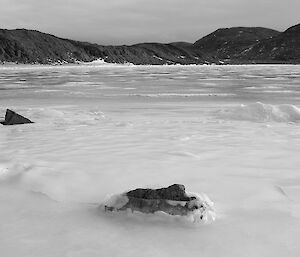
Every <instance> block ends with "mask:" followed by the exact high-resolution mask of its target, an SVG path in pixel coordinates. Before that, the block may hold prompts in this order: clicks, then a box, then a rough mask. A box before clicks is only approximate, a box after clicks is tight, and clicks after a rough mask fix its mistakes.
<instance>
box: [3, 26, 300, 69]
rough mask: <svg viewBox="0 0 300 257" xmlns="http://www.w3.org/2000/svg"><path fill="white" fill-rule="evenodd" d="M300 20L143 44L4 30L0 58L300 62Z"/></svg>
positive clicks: (31, 60)
mask: <svg viewBox="0 0 300 257" xmlns="http://www.w3.org/2000/svg"><path fill="white" fill-rule="evenodd" d="M299 31H300V24H299V25H296V26H293V27H291V28H289V29H287V30H286V31H284V32H282V33H280V32H278V31H276V30H272V29H267V28H261V27H233V28H225V29H224V28H223V29H218V30H216V31H215V32H213V33H211V34H209V35H207V36H205V37H203V38H201V39H199V40H197V41H196V42H195V43H194V44H192V43H188V42H174V43H169V44H161V43H141V44H135V45H131V46H127V45H121V46H103V45H98V44H92V43H88V42H79V41H74V40H69V39H64V38H59V37H56V36H53V35H50V34H46V33H42V32H39V31H35V30H26V29H16V30H6V29H0V61H1V62H16V63H41V64H47V63H76V62H89V61H93V60H96V59H99V58H101V59H103V60H105V61H106V62H109V63H133V64H154V65H155V64H203V63H216V64H224V63H233V64H239V63H240V64H242V63H300V32H299Z"/></svg>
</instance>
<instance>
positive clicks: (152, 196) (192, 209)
mask: <svg viewBox="0 0 300 257" xmlns="http://www.w3.org/2000/svg"><path fill="white" fill-rule="evenodd" d="M104 210H105V211H125V210H131V211H132V212H134V211H138V212H142V213H155V212H164V213H166V214H169V215H178V216H189V217H192V220H193V221H197V220H202V219H204V220H209V219H211V220H213V219H214V211H213V203H212V202H211V201H210V200H209V199H208V197H206V196H201V195H199V194H193V193H186V192H185V187H184V186H183V185H180V184H174V185H171V186H169V187H166V188H159V189H149V188H146V189H143V188H138V189H135V190H132V191H128V192H126V193H123V194H120V195H114V196H112V197H111V198H110V199H108V201H107V202H106V203H104Z"/></svg>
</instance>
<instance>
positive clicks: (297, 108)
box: [0, 64, 300, 257]
mask: <svg viewBox="0 0 300 257" xmlns="http://www.w3.org/2000/svg"><path fill="white" fill-rule="evenodd" d="M6 108H10V109H13V110H15V111H17V112H19V113H20V114H22V115H24V116H26V117H28V118H30V119H31V120H32V121H35V123H34V124H28V125H20V126H1V127H0V153H1V154H0V220H1V222H0V253H1V254H0V255H1V256H3V257H20V256H22V257H48V256H49V257H53V256H55V257H60V256H66V257H71V256H72V257H73V256H74V257H75V256H76V257H77V256H80V257H95V256H105V257H109V256H114V257H115V256H122V257H126V256H131V257H132V256H139V257H140V256H182V255H185V256H207V257H214V256H216V257H218V256H222V257H227V256H228V257H229V256H230V257H232V256H238V257H240V256H247V257H248V256H256V257H261V256H264V257H268V256H270V257H283V256H288V257H296V256H299V254H300V245H299V234H300V173H299V172H300V171H299V167H300V158H299V152H300V66H292V65H291V66H288V65H287V66H267V65H260V66H156V67H151V66H128V65H127V66H120V65H115V66H114V65H101V64H100V65H97V64H94V65H65V66H27V65H23V66H21V65H19V66H17V65H16V66H13V65H10V66H1V67H0V117H1V116H4V115H5V109H6ZM173 183H182V184H184V185H185V186H186V189H187V191H192V192H199V193H201V192H204V193H206V194H207V195H208V196H209V198H210V199H211V200H212V201H214V204H215V209H216V213H217V219H216V220H215V221H214V222H213V223H211V224H203V225H201V224H198V225H194V224H189V223H186V222H182V221H181V220H180V219H176V218H174V217H169V218H167V217H165V216H164V217H159V215H158V216H151V215H127V214H118V215H112V214H109V215H108V214H105V213H103V212H102V211H101V209H100V208H98V204H100V203H102V202H103V201H104V199H105V198H106V197H107V196H108V195H110V194H115V193H120V192H124V191H126V190H130V189H133V188H136V187H147V186H150V187H160V186H168V185H170V184H173Z"/></svg>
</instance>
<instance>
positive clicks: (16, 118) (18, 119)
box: [0, 109, 33, 125]
mask: <svg viewBox="0 0 300 257" xmlns="http://www.w3.org/2000/svg"><path fill="white" fill-rule="evenodd" d="M0 123H1V124H2V125H19V124H27V123H33V122H32V121H31V120H29V119H27V118H25V117H23V116H22V115H20V114H18V113H16V112H14V111H12V110H10V109H7V110H6V114H5V120H4V121H1V122H0Z"/></svg>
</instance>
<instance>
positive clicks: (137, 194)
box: [126, 184, 195, 201]
mask: <svg viewBox="0 0 300 257" xmlns="http://www.w3.org/2000/svg"><path fill="white" fill-rule="evenodd" d="M126 195H127V196H128V197H133V198H143V199H165V200H173V201H190V200H193V199H195V197H189V196H187V195H186V193H185V187H184V185H180V184H174V185H172V186H169V187H165V188H159V189H143V188H138V189H135V190H132V191H129V192H127V193H126Z"/></svg>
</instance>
